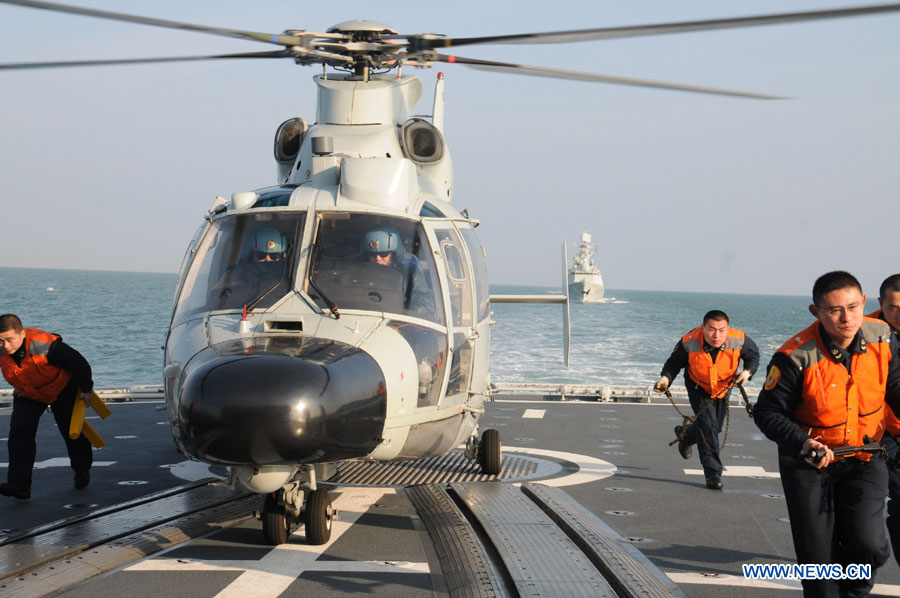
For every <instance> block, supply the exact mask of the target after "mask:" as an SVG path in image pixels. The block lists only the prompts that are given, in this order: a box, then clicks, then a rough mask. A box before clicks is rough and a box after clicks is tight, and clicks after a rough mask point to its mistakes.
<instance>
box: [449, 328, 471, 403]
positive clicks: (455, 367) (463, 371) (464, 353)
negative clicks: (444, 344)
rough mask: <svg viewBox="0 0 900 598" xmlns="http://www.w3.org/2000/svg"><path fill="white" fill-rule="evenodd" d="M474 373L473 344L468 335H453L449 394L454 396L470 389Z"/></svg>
mask: <svg viewBox="0 0 900 598" xmlns="http://www.w3.org/2000/svg"><path fill="white" fill-rule="evenodd" d="M471 375H472V345H471V343H469V339H467V338H466V335H464V334H460V333H456V334H454V335H453V361H452V362H451V363H450V379H449V380H448V381H447V396H448V397H449V396H453V395H455V394H459V393H461V392H466V391H467V390H468V389H469V378H470V377H471Z"/></svg>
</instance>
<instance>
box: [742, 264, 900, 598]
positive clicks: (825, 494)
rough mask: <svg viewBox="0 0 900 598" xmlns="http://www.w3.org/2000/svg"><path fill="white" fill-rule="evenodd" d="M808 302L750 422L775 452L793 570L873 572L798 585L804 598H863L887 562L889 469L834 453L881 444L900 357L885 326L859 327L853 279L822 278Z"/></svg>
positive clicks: (898, 383) (894, 402)
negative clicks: (806, 322)
mask: <svg viewBox="0 0 900 598" xmlns="http://www.w3.org/2000/svg"><path fill="white" fill-rule="evenodd" d="M812 296H813V303H812V305H810V306H809V311H810V313H812V315H813V316H815V318H816V322H814V323H813V324H812V325H810V326H809V327H807V328H806V329H805V330H803V331H801V332H799V333H798V334H797V335H795V336H794V337H793V338H791V339H790V340H789V341H787V342H786V343H784V344H783V345H782V346H781V348H780V349H778V351H777V352H776V353H775V355H774V356H773V357H772V361H771V362H770V363H769V368H768V375H767V376H766V382H765V384H764V385H763V390H762V392H761V393H760V395H759V400H758V401H757V403H756V407H755V408H754V410H753V419H754V421H755V422H756V425H757V426H758V427H759V429H760V430H762V432H763V433H764V434H765V435H766V436H767V437H768V438H769V439H771V440H774V441H775V442H776V443H777V444H778V467H779V470H780V473H781V485H782V487H783V488H784V496H785V501H786V502H787V509H788V515H789V516H790V523H791V534H792V536H793V539H794V550H795V552H796V554H797V562H798V563H799V564H840V565H843V566H844V569H845V572H846V568H847V566H848V565H850V564H863V565H870V566H871V567H872V578H871V579H841V580H834V579H805V580H803V581H802V583H803V593H804V596H838V595H840V596H866V595H868V593H869V592H870V591H871V589H872V586H873V585H874V583H875V581H874V577H875V570H876V569H877V568H878V567H880V566H881V565H883V564H884V563H885V562H886V561H887V559H888V557H889V555H890V553H889V549H888V541H887V538H886V537H885V529H884V527H885V526H884V498H885V495H886V494H887V484H888V481H887V467H886V465H885V462H884V460H882V459H880V458H877V457H876V458H872V455H870V454H868V453H862V452H859V453H854V454H852V455H849V456H845V457H835V455H834V453H833V452H832V449H835V448H838V447H842V446H859V445H861V444H863V439H864V438H865V437H866V436H870V437H872V438H874V439H877V440H878V439H881V437H882V433H883V431H884V417H885V409H884V407H885V404H886V403H887V404H889V405H890V406H891V407H892V408H893V409H894V411H895V412H896V411H897V409H898V408H900V360H898V358H897V356H898V351H900V350H898V341H897V337H896V336H895V335H894V334H892V333H891V329H890V327H889V326H888V325H887V324H886V323H885V322H883V321H881V320H875V319H870V318H864V317H863V313H864V312H865V304H866V296H865V295H864V294H863V292H862V287H861V286H860V284H859V281H858V280H857V279H856V278H855V277H854V276H853V275H852V274H849V273H848V272H843V271H835V272H829V273H827V274H824V275H822V276H820V277H819V278H818V280H816V282H815V284H814V285H813V293H812ZM813 449H814V450H815V451H816V452H817V453H818V454H821V455H822V456H821V458H820V459H819V460H818V461H817V462H816V463H815V465H810V464H809V463H807V462H806V461H805V460H804V459H803V458H802V457H801V455H802V454H808V453H809V452H810V451H811V450H813ZM826 468H827V469H826Z"/></svg>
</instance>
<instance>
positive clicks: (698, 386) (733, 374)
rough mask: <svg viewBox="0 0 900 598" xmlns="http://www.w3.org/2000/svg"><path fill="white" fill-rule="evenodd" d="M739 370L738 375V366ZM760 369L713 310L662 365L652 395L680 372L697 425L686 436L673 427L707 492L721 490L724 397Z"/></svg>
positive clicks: (752, 346) (751, 349)
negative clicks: (699, 468) (694, 458)
mask: <svg viewBox="0 0 900 598" xmlns="http://www.w3.org/2000/svg"><path fill="white" fill-rule="evenodd" d="M741 360H743V361H744V367H743V369H742V370H741V372H740V373H738V364H739V362H740V361H741ZM757 367H759V349H758V348H757V346H756V343H754V342H753V340H752V339H751V338H750V337H749V336H747V335H746V334H744V332H743V331H741V330H738V329H737V328H731V326H730V322H729V320H728V315H727V314H726V313H725V312H723V311H719V310H717V309H714V310H712V311H709V312H707V313H706V315H704V316H703V324H702V325H701V326H698V327H697V328H694V329H693V330H691V331H690V332H688V333H687V334H685V335H684V336H683V337H681V340H680V341H678V343H676V344H675V349H674V350H673V351H672V355H671V356H669V359H667V360H666V363H665V364H664V365H663V368H662V372H661V373H660V378H659V381H658V382H657V383H656V384H655V385H654V387H653V388H654V390H656V391H657V392H665V391H666V390H667V389H668V387H669V384H671V382H672V380H674V379H675V376H677V375H678V372H679V371H681V370H682V369H684V384H685V386H687V391H688V399H690V401H691V408H692V409H693V410H694V414H695V416H696V419H695V420H694V423H693V424H691V425H690V427H689V428H688V429H687V430H684V429H683V426H675V434H676V436H678V437H679V438H680V440H679V442H678V452H679V453H681V456H682V457H683V458H685V459H690V457H691V445H694V444H696V445H697V452H698V453H699V454H700V464H701V465H703V473H704V475H705V476H706V487H707V488H709V489H710V490H721V489H722V460H721V459H720V458H719V432H721V430H722V425H723V423H724V422H725V416H726V415H727V413H728V397H729V395H730V394H731V388H732V386H733V385H735V384H739V385H740V384H744V383H745V382H746V381H747V380H749V379H750V377H751V376H752V375H753V374H754V373H755V372H756V368H757Z"/></svg>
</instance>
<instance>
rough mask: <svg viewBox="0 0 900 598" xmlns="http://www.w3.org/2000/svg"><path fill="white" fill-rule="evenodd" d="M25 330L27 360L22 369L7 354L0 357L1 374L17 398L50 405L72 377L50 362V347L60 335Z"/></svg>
mask: <svg viewBox="0 0 900 598" xmlns="http://www.w3.org/2000/svg"><path fill="white" fill-rule="evenodd" d="M24 330H25V357H24V358H23V359H22V365H16V361H15V360H14V359H13V358H12V357H11V356H10V355H9V354H6V353H5V354H3V355H2V356H0V370H2V371H3V377H4V378H5V379H6V381H7V382H9V384H10V386H12V387H13V388H14V389H15V391H16V394H17V395H19V396H21V397H25V398H28V399H34V400H35V401H40V402H42V403H47V404H48V405H49V404H50V403H52V402H54V401H55V400H56V399H57V397H59V393H61V392H62V391H63V389H65V387H66V384H68V383H69V379H70V378H71V377H72V373H71V372H69V371H67V370H64V369H62V368H58V367H56V366H55V365H50V363H48V362H47V352H48V351H49V350H50V345H51V344H53V341H55V340H56V339H58V338H59V335H57V334H51V333H49V332H44V331H43V330H38V329H37V328H25V329H24Z"/></svg>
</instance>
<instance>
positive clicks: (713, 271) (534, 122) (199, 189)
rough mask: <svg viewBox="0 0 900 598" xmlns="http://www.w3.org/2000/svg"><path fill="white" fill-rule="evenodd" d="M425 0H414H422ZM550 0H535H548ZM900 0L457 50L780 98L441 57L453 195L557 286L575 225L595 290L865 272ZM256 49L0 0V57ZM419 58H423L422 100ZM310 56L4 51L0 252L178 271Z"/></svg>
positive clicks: (716, 6) (219, 18)
mask: <svg viewBox="0 0 900 598" xmlns="http://www.w3.org/2000/svg"><path fill="white" fill-rule="evenodd" d="M425 4H427V5H425ZM863 4H865V3H863V2H854V1H852V0H844V1H843V2H841V1H838V2H833V1H824V0H823V1H818V2H814V1H789V0H783V1H779V2H774V1H762V0H760V1H756V2H752V3H751V2H729V3H722V2H712V1H690V0H687V1H685V2H678V3H675V2H670V1H666V0H654V1H645V2H629V3H624V2H605V1H591V2H557V3H553V4H552V5H548V4H547V3H537V2H524V1H523V2H491V3H478V4H476V3H474V2H456V3H452V4H437V3H402V2H401V3H393V4H390V5H388V6H386V7H384V8H378V9H377V10H376V8H375V5H374V4H372V3H371V2H356V1H347V2H330V3H321V2H317V3H300V2H286V1H266V0H261V1H259V2H254V3H247V2H236V1H218V2H212V1H207V2H199V1H192V0H185V1H182V2H177V3H176V2H150V1H145V0H131V1H130V2H127V3H122V2H112V1H99V0H94V1H90V2H88V1H86V0H83V1H81V2H79V5H81V6H90V7H95V8H102V9H108V10H117V11H127V12H131V13H134V14H141V15H148V16H155V17H159V18H167V19H174V20H182V21H188V22H195V23H203V24H208V25H218V26H223V27H233V28H240V29H249V30H255V31H267V32H280V31H282V30H284V29H287V28H301V29H302V28H305V29H310V30H318V31H324V30H325V29H327V28H328V27H329V26H331V25H333V24H335V23H338V22H341V21H344V20H348V19H352V18H369V19H375V20H379V21H381V22H384V23H387V24H389V25H391V26H393V27H394V28H395V29H398V30H399V31H401V32H404V33H410V32H438V33H445V34H447V35H450V36H470V35H485V34H495V33H520V32H529V31H551V30H565V29H577V28H584V27H600V26H615V25H631V24H642V23H654V22H665V21H673V20H689V19H705V18H720V17H729V16H741V15H747V14H758V13H764V12H781V11H793V10H805V9H816V8H824V7H838V6H856V5H863ZM548 7H549V8H548ZM898 32H900V14H897V15H891V16H880V17H865V18H854V19H845V20H836V21H824V22H813V23H806V24H797V25H780V26H773V27H755V28H748V29H742V30H730V31H719V32H709V33H689V34H678V35H667V36H659V37H653V38H646V37H645V38H635V39H630V40H617V41H605V42H589V43H579V44H565V45H559V46H555V47H551V46H538V45H529V46H512V45H510V46H484V47H479V46H473V47H467V48H459V49H458V51H457V52H456V53H458V54H460V55H463V56H472V57H479V58H486V59H495V60H504V61H510V62H520V63H524V64H532V65H538V66H551V67H558V68H565V69H571V70H582V71H589V72H597V73H602V74H610V75H622V76H630V77H637V78H646V79H658V80H663V81H674V82H679V83H688V84H697V85H708V86H714V87H724V88H732V89H741V90H749V91H756V92H762V93H772V94H776V95H785V96H789V97H791V98H792V99H790V100H785V101H777V102H766V101H751V100H740V99H729V98H721V97H714V96H701V95H695V94H686V93H675V92H666V91H655V90H649V89H640V88H631V87H619V86H610V85H597V84H589V83H579V82H565V81H557V80H551V79H543V78H528V77H514V76H509V75H497V74H490V73H484V72H480V71H475V70H470V69H466V68H464V67H460V66H458V65H456V66H452V65H444V67H443V68H442V69H440V70H443V71H444V73H445V76H446V98H447V108H446V131H445V133H446V139H447V142H448V144H449V147H450V149H451V152H452V154H453V159H454V166H455V173H456V179H455V199H454V202H455V203H456V204H457V206H458V207H460V208H468V210H469V213H470V214H471V215H472V216H473V217H476V218H479V219H480V220H481V223H482V224H481V226H480V227H479V229H478V232H479V235H480V237H481V239H482V241H483V243H484V244H485V246H486V248H487V253H488V260H489V262H488V265H489V269H490V270H491V271H492V282H494V283H498V284H515V283H522V284H543V285H556V284H557V283H558V281H559V280H560V278H561V275H560V273H559V270H560V269H561V266H560V257H559V252H560V249H559V248H560V245H561V244H562V243H563V242H564V241H575V240H576V239H577V238H578V236H579V234H580V233H581V231H582V230H584V229H585V228H586V229H588V230H589V231H590V232H591V233H592V234H593V235H594V239H595V241H597V242H598V243H599V252H598V255H597V261H598V264H599V265H600V267H601V269H602V270H603V274H604V278H605V279H606V283H607V286H608V287H610V288H613V289H616V288H619V289H655V290H678V291H690V290H695V291H719V292H744V293H765V294H807V293H808V292H809V289H810V287H811V286H812V282H813V280H814V279H815V278H816V276H818V275H819V274H821V273H822V272H825V271H827V270H832V269H837V268H841V269H847V270H849V271H851V272H854V273H856V274H857V276H858V277H859V278H860V279H861V281H862V282H863V286H864V288H865V289H866V290H867V291H869V294H870V295H873V294H877V285H878V283H880V281H881V280H882V278H884V277H885V276H886V275H888V274H891V273H893V272H897V271H900V260H898V259H897V257H896V255H897V251H896V247H897V238H898V235H897V222H898V217H900V201H898V200H900V197H898V195H900V191H898V190H900V168H898V167H897V163H898V159H900V111H898V110H897V106H898V105H900V89H898V85H900V78H898V76H897V75H898V73H900V35H898ZM257 49H258V50H264V49H267V46H262V45H260V47H257V46H256V45H254V44H251V43H248V42H241V41H238V40H231V39H225V38H217V37H213V36H207V35H202V34H192V33H186V32H180V31H169V30H164V29H158V28H155V27H147V26H140V25H129V24H125V23H116V22H111V21H102V20H92V19H87V18H84V17H78V16H74V15H56V14H51V13H48V12H46V11H40V10H34V9H26V8H20V7H15V6H3V5H0V56H2V58H0V60H2V61H4V62H18V61H38V60H60V59H69V60H71V59H78V58H85V59H90V58H110V57H135V56H163V55H182V54H200V53H216V52H240V51H253V50H257ZM437 71H438V69H430V70H422V71H419V73H420V74H421V76H422V77H423V81H424V84H425V85H424V86H425V94H424V96H423V99H422V103H421V104H420V105H419V111H420V112H421V113H428V112H430V105H431V98H432V90H433V81H434V77H435V76H436V74H437ZM318 72H319V70H318V69H316V68H310V67H305V68H304V67H298V66H295V65H293V64H292V63H291V62H289V61H266V62H256V61H247V62H218V63H190V64H177V65H151V66H131V67H103V68H89V69H68V70H60V69H54V70H44V71H29V72H16V71H7V72H3V73H0V81H2V89H3V94H2V98H3V99H2V104H0V105H2V111H0V132H2V133H0V182H2V190H3V200H2V206H3V208H2V209H3V215H4V225H5V226H4V229H5V231H4V235H3V240H4V243H3V246H4V249H5V251H3V253H2V258H0V265H3V266H25V267H57V268H85V269H110V270H134V271H162V272H174V271H176V270H177V269H178V266H179V265H180V262H181V258H182V255H183V252H184V248H185V246H186V244H187V242H188V240H189V238H190V236H191V234H192V233H193V231H194V230H195V229H196V227H197V226H198V225H199V224H200V222H201V219H202V216H203V215H204V214H205V212H206V210H207V209H208V207H209V206H210V205H211V204H212V202H213V200H214V198H215V196H216V195H224V196H228V195H230V194H231V193H232V192H234V191H239V190H249V189H254V188H258V187H263V186H267V185H270V184H272V183H273V182H274V176H275V174H274V173H275V163H274V160H273V159H272V153H271V144H272V136H273V134H274V131H275V128H276V127H277V125H278V124H279V123H280V122H282V121H283V120H285V119H286V118H289V117H291V116H302V117H304V118H306V119H307V120H310V121H312V120H314V117H315V88H314V85H313V83H312V81H311V80H310V78H311V77H312V76H313V75H315V74H317V73H318Z"/></svg>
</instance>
